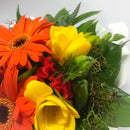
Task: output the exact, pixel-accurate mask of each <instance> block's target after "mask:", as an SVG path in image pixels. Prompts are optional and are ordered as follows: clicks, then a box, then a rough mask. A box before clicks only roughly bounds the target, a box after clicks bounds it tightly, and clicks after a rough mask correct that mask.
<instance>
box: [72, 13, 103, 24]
mask: <svg viewBox="0 0 130 130" xmlns="http://www.w3.org/2000/svg"><path fill="white" fill-rule="evenodd" d="M98 13H100V11H91V12H87V13H84V14H81V15H80V16H78V17H76V18H75V19H74V20H73V22H72V25H75V24H77V23H79V22H81V21H82V20H84V19H86V18H89V17H90V16H93V15H96V14H98Z"/></svg>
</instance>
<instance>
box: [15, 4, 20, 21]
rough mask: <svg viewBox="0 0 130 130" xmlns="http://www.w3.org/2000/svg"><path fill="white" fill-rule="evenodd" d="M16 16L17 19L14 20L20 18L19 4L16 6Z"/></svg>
mask: <svg viewBox="0 0 130 130" xmlns="http://www.w3.org/2000/svg"><path fill="white" fill-rule="evenodd" d="M16 18H17V20H16V21H17V22H18V21H19V19H20V18H21V14H20V10H19V5H18V6H17V12H16Z"/></svg>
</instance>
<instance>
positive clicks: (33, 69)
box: [18, 64, 39, 82]
mask: <svg viewBox="0 0 130 130" xmlns="http://www.w3.org/2000/svg"><path fill="white" fill-rule="evenodd" d="M38 67H39V64H38V65H35V66H33V67H32V69H29V70H27V71H26V72H24V73H23V74H21V75H20V76H19V77H18V82H20V81H21V80H23V79H25V78H28V77H29V76H31V75H32V74H34V73H35V72H36V70H37V68H38Z"/></svg>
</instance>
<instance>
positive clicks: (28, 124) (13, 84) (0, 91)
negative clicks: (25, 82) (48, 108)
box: [0, 69, 35, 130]
mask: <svg viewBox="0 0 130 130" xmlns="http://www.w3.org/2000/svg"><path fill="white" fill-rule="evenodd" d="M17 75H18V71H17V70H16V69H15V70H13V71H10V70H6V71H5V74H4V79H3V81H2V83H1V85H0V130H32V125H33V124H34V114H35V104H34V103H32V102H30V101H29V100H28V99H27V98H25V97H23V96H19V93H18V92H17ZM18 87H20V86H18ZM20 95H23V94H20Z"/></svg>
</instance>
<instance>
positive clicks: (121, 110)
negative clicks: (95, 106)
mask: <svg viewBox="0 0 130 130" xmlns="http://www.w3.org/2000/svg"><path fill="white" fill-rule="evenodd" d="M110 106H111V108H112V110H111V111H109V112H107V113H102V116H103V119H104V121H106V122H108V125H109V126H112V127H130V97H129V96H126V97H125V96H124V97H121V98H120V99H119V101H118V102H117V101H115V102H112V103H111V104H110Z"/></svg>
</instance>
